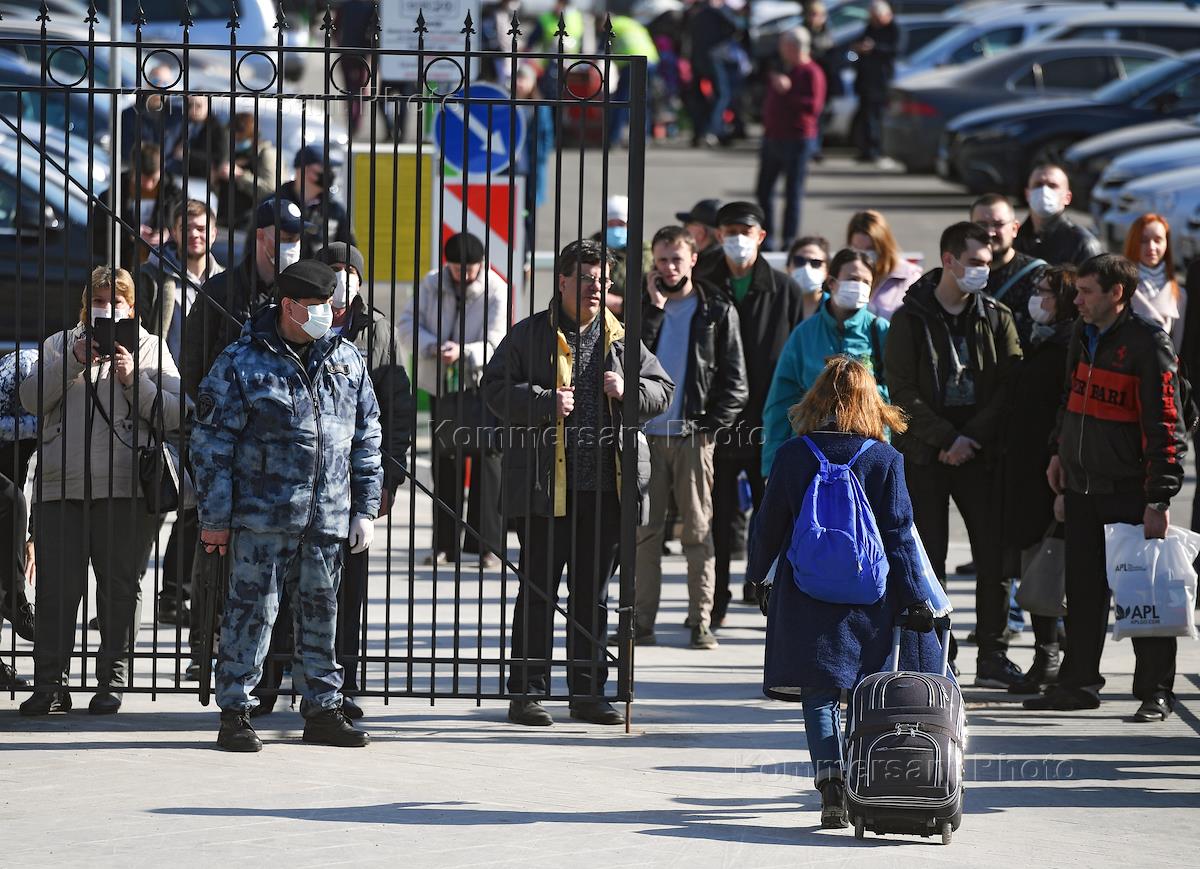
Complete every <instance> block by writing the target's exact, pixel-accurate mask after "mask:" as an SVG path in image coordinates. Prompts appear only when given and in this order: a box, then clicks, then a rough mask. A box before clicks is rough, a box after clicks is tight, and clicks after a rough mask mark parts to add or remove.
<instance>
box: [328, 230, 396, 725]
mask: <svg viewBox="0 0 1200 869" xmlns="http://www.w3.org/2000/svg"><path fill="white" fill-rule="evenodd" d="M317 259H318V260H320V261H321V262H323V263H325V264H326V265H328V266H329V267H330V268H332V269H333V271H334V274H335V275H337V281H338V283H337V287H336V288H335V289H334V291H333V298H332V299H330V303H331V304H332V306H333V331H335V332H339V331H340V332H341V335H342V338H344V339H345V340H346V341H349V342H350V343H352V344H353V345H354V346H355V347H356V348H358V351H359V352H360V353H361V354H362V357H363V359H364V360H365V361H366V363H367V371H368V373H369V374H370V376H371V384H372V385H373V386H374V387H375V398H376V399H377V400H378V401H379V426H380V428H381V429H382V432H383V441H382V443H381V448H382V450H383V501H382V503H381V504H380V507H379V515H380V516H386V515H387V514H388V513H389V512H391V509H392V504H394V503H395V501H396V490H397V489H398V488H399V487H400V484H401V483H403V482H404V474H405V468H406V467H407V465H406V461H407V456H408V450H409V448H410V447H411V446H412V432H413V422H414V420H415V411H416V402H415V400H414V399H413V392H412V384H411V382H410V381H409V378H408V371H407V370H405V368H404V356H403V353H402V349H401V348H402V343H401V340H400V333H399V332H398V331H397V330H396V327H395V326H393V325H392V322H391V321H390V320H389V319H388V318H387V317H386V316H384V314H383V312H382V311H379V310H378V309H376V308H373V307H371V305H370V300H369V298H367V297H365V296H364V295H363V289H362V281H363V275H364V274H365V272H366V269H365V268H364V262H363V255H362V253H361V252H360V251H359V250H358V248H356V247H354V246H353V245H349V244H346V243H345V242H340V241H335V242H333V243H332V244H331V245H329V246H328V247H326V248H323V249H322V250H320V251H318V253H317ZM368 557H369V550H367V551H364V552H359V553H351V552H349V551H348V550H347V552H346V556H345V558H346V563H345V566H344V567H343V569H342V585H341V588H340V589H339V595H338V621H337V639H336V643H337V649H338V659H339V661H340V662H341V664H342V666H343V667H344V668H345V671H346V672H345V680H344V681H343V683H342V695H343V700H342V709H343V710H344V711H345V712H346V715H347V717H350V718H355V717H357V715H361V714H362V710H361V709H360V708H359V707H358V705H357V704H356V703H354V702H352V701H351V702H347V701H349V699H350V697H352V696H353V695H355V694H357V693H358V690H359V685H358V648H359V640H360V637H359V634H360V633H361V631H362V610H363V603H364V601H365V600H366V596H367V573H368V569H367V568H368ZM355 713H357V715H356V714H355Z"/></svg>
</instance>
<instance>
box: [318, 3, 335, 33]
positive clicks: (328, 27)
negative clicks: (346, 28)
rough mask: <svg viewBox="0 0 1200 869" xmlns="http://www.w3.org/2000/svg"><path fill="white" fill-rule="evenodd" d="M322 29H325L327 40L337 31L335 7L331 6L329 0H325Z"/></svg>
mask: <svg viewBox="0 0 1200 869" xmlns="http://www.w3.org/2000/svg"><path fill="white" fill-rule="evenodd" d="M321 30H322V31H324V33H325V39H326V40H328V39H329V38H330V37H331V36H332V35H333V34H334V33H335V32H336V31H337V27H336V26H334V23H333V9H331V8H330V6H329V0H325V14H324V15H322V16H321Z"/></svg>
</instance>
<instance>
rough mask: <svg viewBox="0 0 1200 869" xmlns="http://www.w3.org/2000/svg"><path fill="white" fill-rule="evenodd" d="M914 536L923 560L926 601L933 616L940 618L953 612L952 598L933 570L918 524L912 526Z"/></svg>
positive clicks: (922, 583)
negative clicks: (918, 530) (918, 531)
mask: <svg viewBox="0 0 1200 869" xmlns="http://www.w3.org/2000/svg"><path fill="white" fill-rule="evenodd" d="M912 536H913V542H914V543H916V544H917V556H918V557H919V558H920V561H921V568H920V570H921V586H922V587H923V588H924V590H925V602H926V604H927V605H928V606H929V609H930V611H932V612H933V617H934V618H937V619H940V618H941V617H942V616H947V615H949V614H950V613H951V612H953V611H954V607H953V606H951V605H950V598H949V597H947V596H946V590H945V589H944V588H942V581H941V580H940V579H938V575H937V574H936V573H934V571H933V565H932V564H931V563H930V561H929V556H928V555H927V554H926V552H925V544H924V543H922V542H921V535H920V534H918V533H917V526H916V525H914V526H912Z"/></svg>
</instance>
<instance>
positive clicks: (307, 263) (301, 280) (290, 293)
mask: <svg viewBox="0 0 1200 869" xmlns="http://www.w3.org/2000/svg"><path fill="white" fill-rule="evenodd" d="M336 286H337V275H335V274H334V271H333V269H331V268H330V267H329V266H327V265H325V263H323V262H317V261H316V260H313V259H305V260H300V262H298V263H292V264H291V265H290V266H288V267H287V268H286V269H284V270H283V271H281V272H280V273H279V282H278V283H277V284H276V287H277V294H278V296H279V298H281V299H328V298H330V297H331V296H333V290H334V288H335V287H336Z"/></svg>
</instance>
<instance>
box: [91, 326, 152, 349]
mask: <svg viewBox="0 0 1200 869" xmlns="http://www.w3.org/2000/svg"><path fill="white" fill-rule="evenodd" d="M92 340H94V341H95V342H96V346H97V348H98V349H97V352H98V353H99V354H100V355H101V356H112V355H113V354H114V353H116V352H117V345H118V344H120V345H121V346H122V347H124V348H125V349H126V350H128V351H129V352H130V353H137V346H138V342H139V341H140V340H141V332H140V330H139V329H138V323H137V320H134V319H131V318H128V317H127V318H125V319H123V320H113V319H111V318H110V317H97V318H96V320H95V322H93V323H92Z"/></svg>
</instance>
